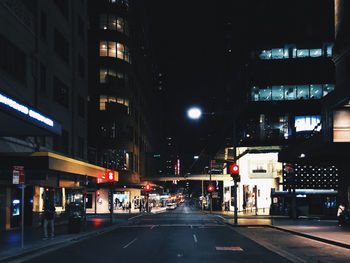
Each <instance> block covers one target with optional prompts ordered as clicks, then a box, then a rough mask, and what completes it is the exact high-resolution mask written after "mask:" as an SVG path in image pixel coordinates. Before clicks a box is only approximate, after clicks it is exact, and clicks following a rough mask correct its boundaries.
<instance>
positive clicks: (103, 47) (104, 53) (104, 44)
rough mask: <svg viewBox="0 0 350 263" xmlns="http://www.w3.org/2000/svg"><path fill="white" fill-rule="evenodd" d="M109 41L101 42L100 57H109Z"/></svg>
mask: <svg viewBox="0 0 350 263" xmlns="http://www.w3.org/2000/svg"><path fill="white" fill-rule="evenodd" d="M107 55H108V53H107V41H100V56H101V57H107Z"/></svg>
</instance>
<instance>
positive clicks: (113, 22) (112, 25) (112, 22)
mask: <svg viewBox="0 0 350 263" xmlns="http://www.w3.org/2000/svg"><path fill="white" fill-rule="evenodd" d="M107 29H109V30H116V29H117V17H116V16H114V15H109V16H108V21H107Z"/></svg>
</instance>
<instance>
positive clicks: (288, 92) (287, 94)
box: [284, 85, 297, 100]
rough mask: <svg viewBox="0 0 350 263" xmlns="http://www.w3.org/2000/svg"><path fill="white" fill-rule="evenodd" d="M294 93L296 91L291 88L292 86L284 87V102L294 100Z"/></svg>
mask: <svg viewBox="0 0 350 263" xmlns="http://www.w3.org/2000/svg"><path fill="white" fill-rule="evenodd" d="M296 91H297V89H296V87H295V86H292V85H287V86H284V98H285V100H295V99H296V94H297V92H296Z"/></svg>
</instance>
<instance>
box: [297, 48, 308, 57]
mask: <svg viewBox="0 0 350 263" xmlns="http://www.w3.org/2000/svg"><path fill="white" fill-rule="evenodd" d="M308 56H309V50H308V49H298V50H297V57H298V58H305V57H308Z"/></svg>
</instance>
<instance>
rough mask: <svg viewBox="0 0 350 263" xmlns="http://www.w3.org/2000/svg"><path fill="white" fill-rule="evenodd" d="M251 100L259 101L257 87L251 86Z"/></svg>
mask: <svg viewBox="0 0 350 263" xmlns="http://www.w3.org/2000/svg"><path fill="white" fill-rule="evenodd" d="M251 95H252V97H251V100H252V101H259V88H258V87H253V88H252V94H251Z"/></svg>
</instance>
